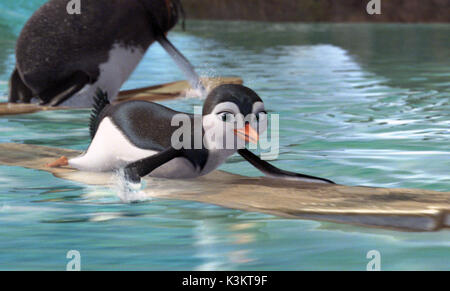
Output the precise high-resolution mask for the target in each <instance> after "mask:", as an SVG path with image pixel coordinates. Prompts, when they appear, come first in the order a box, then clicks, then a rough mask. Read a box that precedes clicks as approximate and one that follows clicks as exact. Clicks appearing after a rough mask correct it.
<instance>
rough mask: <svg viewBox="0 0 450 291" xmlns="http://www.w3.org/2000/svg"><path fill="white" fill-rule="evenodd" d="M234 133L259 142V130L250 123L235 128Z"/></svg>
mask: <svg viewBox="0 0 450 291" xmlns="http://www.w3.org/2000/svg"><path fill="white" fill-rule="evenodd" d="M234 134H235V135H236V136H237V137H239V138H240V139H243V140H245V141H247V142H251V143H254V144H256V143H258V140H259V135H258V132H257V131H256V130H255V129H254V128H253V127H251V126H250V124H248V123H247V125H245V127H243V128H239V129H235V130H234Z"/></svg>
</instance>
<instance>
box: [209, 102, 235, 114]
mask: <svg viewBox="0 0 450 291" xmlns="http://www.w3.org/2000/svg"><path fill="white" fill-rule="evenodd" d="M224 111H225V112H230V113H232V114H238V113H240V110H239V107H238V106H237V105H236V104H235V103H233V102H222V103H219V104H217V105H216V106H215V107H214V110H213V111H212V113H213V114H217V113H220V112H224Z"/></svg>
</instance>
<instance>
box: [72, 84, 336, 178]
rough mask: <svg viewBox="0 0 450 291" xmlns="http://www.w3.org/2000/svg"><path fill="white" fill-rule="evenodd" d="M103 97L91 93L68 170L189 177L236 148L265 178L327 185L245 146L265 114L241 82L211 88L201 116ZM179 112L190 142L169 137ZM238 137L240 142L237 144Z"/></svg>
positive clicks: (261, 126)
mask: <svg viewBox="0 0 450 291" xmlns="http://www.w3.org/2000/svg"><path fill="white" fill-rule="evenodd" d="M105 100H106V97H105V96H103V94H98V95H97V97H96V102H97V104H96V106H95V108H94V110H93V115H92V119H91V133H93V139H92V142H91V144H90V145H89V148H88V149H87V151H86V152H85V153H84V154H83V155H81V156H79V157H76V158H73V159H70V160H69V162H68V163H69V165H70V166H72V167H74V168H78V169H80V170H85V171H111V170H114V169H119V168H125V174H126V177H127V178H128V179H129V180H131V181H133V182H138V181H140V178H141V177H143V176H146V175H151V176H155V177H164V178H194V177H198V176H201V175H205V174H207V173H209V172H211V171H213V170H215V169H216V168H217V167H218V166H220V165H221V164H222V163H224V162H225V160H226V159H227V158H228V157H229V156H230V155H232V154H234V153H235V152H236V151H237V152H238V153H239V154H240V155H241V156H243V157H244V158H245V159H246V160H248V161H249V162H250V163H251V164H252V165H254V166H255V167H256V168H258V169H259V170H261V171H262V172H263V173H264V174H266V175H267V176H270V177H276V178H289V179H298V180H302V181H306V182H316V183H333V182H331V181H329V180H327V179H322V178H317V177H312V176H308V175H303V174H297V173H292V172H288V171H284V170H281V169H278V168H276V167H274V166H272V165H270V164H269V163H267V162H265V161H263V160H261V159H259V157H257V156H256V155H254V154H252V153H251V152H250V151H249V150H247V149H246V148H245V142H248V141H257V139H258V136H257V134H258V132H257V131H256V130H255V128H259V132H262V131H264V130H265V125H264V122H262V121H263V120H265V119H266V118H267V113H266V112H265V109H264V103H263V101H262V100H261V98H260V97H259V96H258V95H257V94H256V93H255V92H254V91H252V90H251V89H249V88H247V87H244V86H242V85H231V84H228V85H221V86H219V87H217V88H215V89H214V90H213V91H211V93H210V94H209V95H208V97H207V99H206V100H205V102H204V106H203V112H202V115H201V116H194V115H192V114H187V113H181V112H177V111H174V110H172V109H170V108H167V107H165V106H162V105H159V104H156V103H152V102H147V101H127V102H123V103H119V104H117V105H110V104H109V103H108V102H105ZM180 114H183V116H185V117H186V118H187V119H189V121H190V123H189V124H190V126H191V127H192V128H191V130H190V131H189V134H190V141H189V142H187V143H185V144H184V146H183V147H179V145H178V144H176V143H174V140H175V141H179V140H177V139H173V137H174V134H175V133H176V131H177V130H178V129H179V127H178V126H172V125H171V124H172V122H173V120H174V119H175V118H176V117H177V116H181V115H180ZM243 116H254V117H256V120H255V119H253V120H252V121H253V122H256V125H255V124H253V123H252V122H248V121H246V120H245V119H240V117H243ZM196 120H197V121H198V120H200V124H201V126H200V131H201V132H198V130H199V129H198V128H195V122H196ZM239 120H241V121H242V122H241V123H239ZM196 134H200V138H201V143H200V147H195V145H196V144H195V143H196V141H195V140H196V139H195V138H196V137H195V135H196ZM230 137H232V142H231V143H230V142H229V141H230V140H229V139H230ZM236 137H237V138H236ZM184 138H186V136H183V142H184ZM238 139H240V140H244V141H245V142H244V143H238V142H237V140H238ZM186 144H187V145H188V146H186ZM230 145H231V146H230Z"/></svg>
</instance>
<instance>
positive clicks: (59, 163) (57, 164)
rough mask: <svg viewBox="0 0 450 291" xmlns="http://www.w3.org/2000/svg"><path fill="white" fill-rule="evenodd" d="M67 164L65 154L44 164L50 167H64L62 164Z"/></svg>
mask: <svg viewBox="0 0 450 291" xmlns="http://www.w3.org/2000/svg"><path fill="white" fill-rule="evenodd" d="M68 165H69V160H68V159H67V158H66V157H65V156H62V157H60V158H59V159H57V160H56V161H54V162H51V163H48V164H46V165H45V166H46V167H50V168H57V167H64V166H68Z"/></svg>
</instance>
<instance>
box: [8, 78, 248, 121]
mask: <svg viewBox="0 0 450 291" xmlns="http://www.w3.org/2000/svg"><path fill="white" fill-rule="evenodd" d="M202 81H203V84H204V85H205V87H206V89H207V91H209V90H212V89H214V88H215V87H216V86H218V85H220V84H242V83H243V81H242V79H241V78H239V77H217V78H202ZM190 90H193V89H192V88H191V86H190V85H189V83H188V82H187V81H176V82H172V83H167V84H162V85H155V86H150V87H145V88H139V89H133V90H126V91H121V92H120V93H119V95H118V97H117V100H116V101H115V102H114V103H117V102H122V101H126V100H147V101H162V100H168V99H174V98H180V97H185V96H186V95H189V92H190ZM67 109H71V108H68V107H63V106H61V107H50V106H39V105H37V104H20V103H7V102H0V116H2V115H3V116H4V115H16V114H27V113H35V112H39V111H48V110H67Z"/></svg>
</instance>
